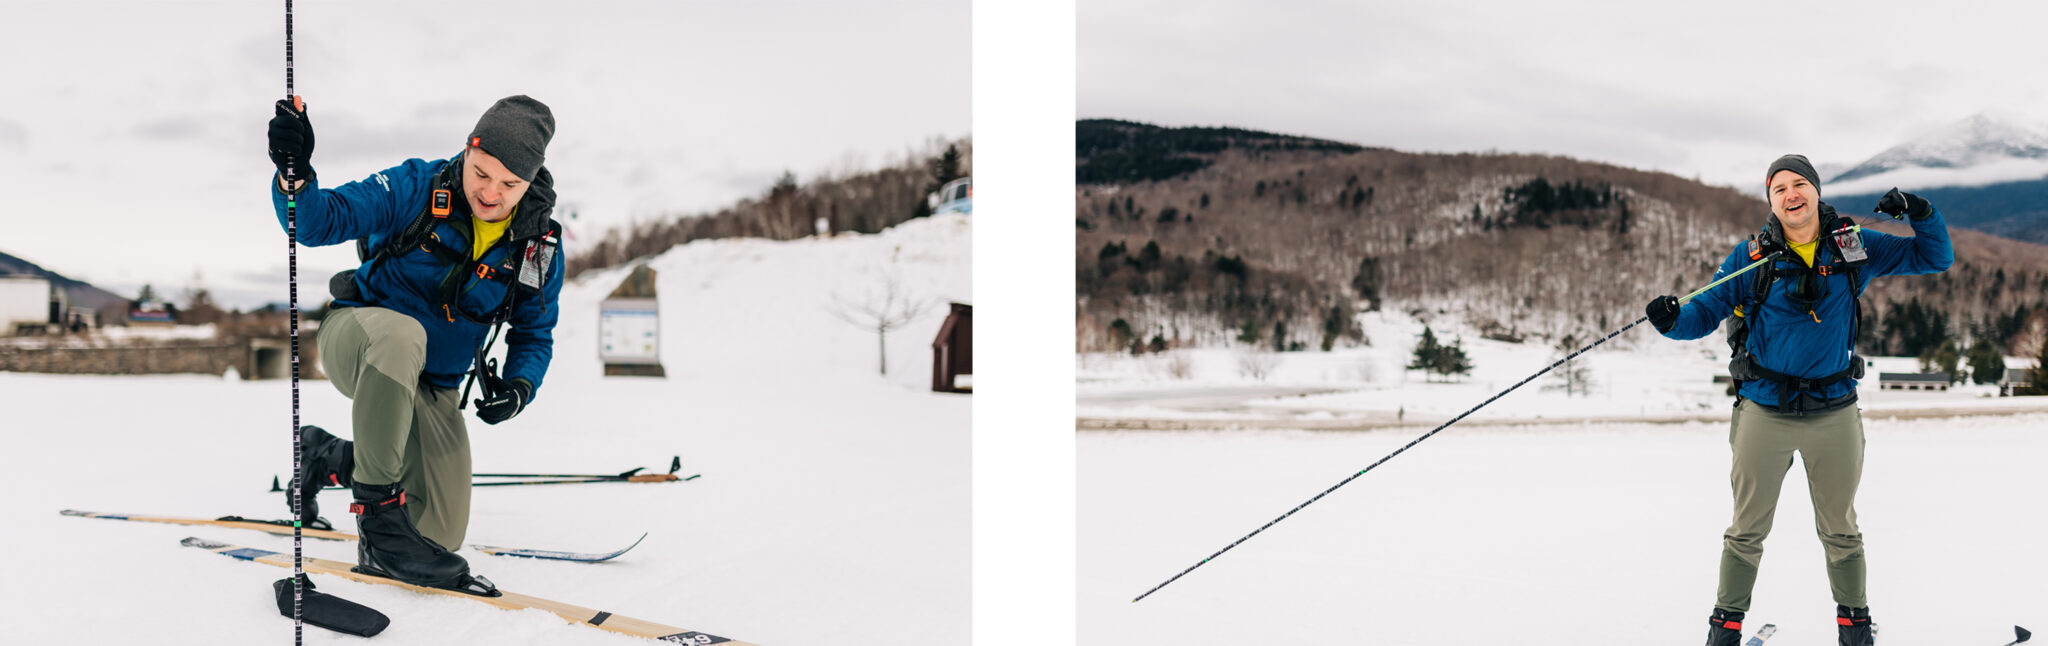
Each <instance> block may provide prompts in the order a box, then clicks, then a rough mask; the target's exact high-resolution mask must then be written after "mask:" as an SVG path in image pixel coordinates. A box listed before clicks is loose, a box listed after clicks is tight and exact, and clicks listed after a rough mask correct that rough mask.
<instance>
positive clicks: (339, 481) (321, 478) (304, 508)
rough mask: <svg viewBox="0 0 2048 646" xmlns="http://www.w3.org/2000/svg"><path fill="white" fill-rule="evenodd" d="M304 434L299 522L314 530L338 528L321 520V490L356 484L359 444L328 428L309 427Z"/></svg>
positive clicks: (288, 502)
mask: <svg viewBox="0 0 2048 646" xmlns="http://www.w3.org/2000/svg"><path fill="white" fill-rule="evenodd" d="M299 430H300V432H301V433H302V434H303V435H304V436H303V437H301V438H300V439H299V450H300V452H301V453H302V454H303V455H301V456H300V461H301V464H300V468H301V469H302V470H303V471H305V478H306V479H305V481H304V482H300V483H299V520H300V521H303V522H304V524H305V526H306V527H308V528H311V529H330V530H331V529H334V523H330V522H327V519H325V518H321V517H320V489H321V488H322V487H328V486H338V487H347V486H350V485H354V484H355V479H354V477H353V475H352V474H354V473H355V470H356V443H355V442H350V441H348V440H344V439H341V438H338V437H335V436H334V435H333V434H331V433H328V432H327V430H326V429H323V428H320V427H318V426H313V425H310V424H308V425H306V426H301V427H299ZM284 504H285V507H286V508H287V509H289V508H290V507H291V504H292V501H291V492H290V491H289V490H287V491H286V492H285V501H284Z"/></svg>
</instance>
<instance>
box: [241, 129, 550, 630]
mask: <svg viewBox="0 0 2048 646" xmlns="http://www.w3.org/2000/svg"><path fill="white" fill-rule="evenodd" d="M554 130H555V120H554V115H553V113H552V112H551V111H549V110H548V107H547V106H546V105H543V104H541V102H539V101H535V100H533V99H531V98H528V97H526V96H512V97H506V98H505V99H502V100H500V101H498V102H497V103H496V104H495V105H492V106H491V108H490V109H489V110H487V111H485V112H484V114H483V117H482V118H481V119H479V120H478V121H477V124H476V127H475V128H473V129H472V130H471V131H470V133H469V136H468V137H466V138H464V139H463V144H464V145H463V148H462V151H461V152H460V153H458V154H457V155H455V156H454V157H453V158H450V159H445V160H436V161H427V160H422V159H409V160H406V161H405V162H404V163H402V164H399V165H397V166H394V167H391V168H389V169H386V170H383V171H380V172H377V173H375V174H372V175H371V176H370V177H368V178H366V179H363V180H359V181H355V182H349V183H347V184H343V185H341V186H338V187H335V188H332V189H327V188H321V186H320V182H319V178H318V175H317V174H316V173H315V172H314V170H313V167H312V165H311V164H310V163H309V159H310V157H311V156H312V154H313V126H312V122H311V121H310V120H309V119H308V118H307V114H306V111H305V109H304V105H303V104H301V103H297V102H295V101H279V102H278V103H277V110H276V116H275V117H274V118H272V119H271V121H270V157H271V160H272V162H273V163H275V164H276V165H277V168H278V173H277V175H276V176H275V177H274V178H273V179H272V180H271V182H270V192H271V200H272V202H273V204H274V206H275V207H276V210H277V217H278V223H279V224H281V225H282V224H284V222H285V215H286V209H287V208H288V207H290V208H295V209H296V216H297V226H298V239H299V242H300V243H301V244H305V245H306V246H311V247H319V246H326V245H333V244H340V243H343V242H349V241H358V247H357V254H358V256H359V257H360V258H361V259H362V260H363V263H362V265H360V266H359V267H357V268H355V269H351V270H348V271H345V272H342V273H341V274H339V275H337V276H335V277H334V279H333V280H332V281H330V283H329V289H330V290H331V291H333V293H334V304H333V308H332V309H331V310H330V312H329V313H328V315H327V317H326V319H325V320H323V321H321V326H320V334H319V348H320V367H321V369H322V370H324V371H326V373H327V376H328V378H329V379H330V380H331V381H332V383H333V384H334V386H335V388H337V389H339V390H340V391H341V393H342V394H343V395H346V396H348V397H349V398H350V399H352V400H354V405H353V411H352V413H351V415H350V421H351V422H352V424H353V428H354V436H355V441H353V442H350V441H346V440H341V439H337V438H335V437H334V436H333V435H330V434H328V433H327V432H326V431H323V430H321V429H319V428H317V427H313V426H306V427H304V430H303V433H304V437H303V453H304V469H305V479H304V481H302V482H300V483H298V486H299V487H300V495H301V496H302V504H301V511H300V519H301V520H302V521H305V522H307V523H308V524H309V525H316V524H323V523H322V521H320V520H319V517H318V514H319V507H318V505H316V504H315V496H316V495H317V494H318V493H319V491H320V488H321V487H322V486H323V485H329V484H333V485H341V486H348V487H351V488H353V490H354V493H355V504H353V505H350V507H349V510H350V511H351V512H352V513H354V514H356V523H357V527H358V529H359V531H360V533H361V535H362V540H361V541H360V543H359V544H358V548H357V559H358V561H359V564H360V566H361V567H360V568H359V569H361V570H364V571H367V572H368V573H372V574H377V575H381V576H387V577H390V578H393V579H398V580H400V581H404V582H407V583H412V584H415V585H421V586H430V587H438V588H450V589H456V590H462V591H466V592H471V593H474V594H482V595H487V596H489V595H495V594H496V593H497V591H496V588H495V587H494V586H493V585H492V584H491V582H490V581H489V580H487V579H484V578H483V577H478V576H473V575H471V574H470V573H469V564H468V562H466V561H464V560H463V558H462V557H460V556H457V555H455V554H454V552H455V551H456V550H459V549H461V547H462V543H463V537H464V534H465V533H466V532H467V531H468V527H469V494H470V452H469V431H468V429H467V427H466V426H465V424H464V422H463V418H462V413H461V412H460V411H459V409H460V408H461V407H463V404H461V399H462V398H463V397H464V396H465V395H464V394H458V393H457V391H456V388H458V387H459V386H461V385H462V381H463V378H464V376H465V375H472V376H473V378H474V379H475V381H476V384H477V385H480V386H481V392H482V398H481V399H478V400H476V402H475V403H476V407H477V408H476V416H477V418H478V419H481V420H483V421H484V422H485V423H489V424H498V423H500V422H504V421H505V420H508V419H511V418H512V417H513V416H515V415H518V414H519V412H520V411H521V410H524V409H525V408H526V407H527V406H529V405H531V404H532V403H533V400H534V395H535V394H536V393H538V391H539V388H540V385H541V379H542V377H543V376H544V375H545V374H546V373H547V369H548V363H549V360H550V359H551V358H552V357H553V355H554V349H553V348H554V333H553V331H554V327H555V320H556V317H557V314H558V308H557V304H556V299H557V298H558V297H559V296H560V294H561V291H562V267H563V257H562V253H561V249H560V245H561V242H560V240H561V227H560V225H559V224H558V223H556V222H555V221H554V220H552V219H550V218H549V213H550V212H551V211H552V209H553V206H554V199H555V195H554V180H553V177H552V176H551V175H550V174H549V173H548V170H547V169H546V168H544V167H543V166H542V165H541V162H542V160H543V157H544V155H545V153H546V151H547V145H548V141H549V140H550V139H552V138H553V136H554ZM288 169H289V170H290V171H291V172H290V173H287V172H286V171H287V170H288ZM288 178H289V180H288ZM507 323H509V324H510V325H511V328H512V329H511V332H510V333H508V334H506V335H505V339H506V343H505V345H506V352H505V356H506V358H505V369H504V372H503V374H502V375H500V374H499V373H498V371H497V361H496V360H491V361H490V362H488V363H486V362H485V360H484V355H485V353H486V352H487V351H488V349H489V344H488V343H487V342H486V340H485V338H486V332H491V331H492V328H493V327H494V326H499V325H502V324H507ZM490 337H491V338H492V339H495V338H496V333H495V332H492V333H491V335H490ZM466 390H467V389H465V391H466Z"/></svg>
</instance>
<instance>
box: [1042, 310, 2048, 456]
mask: <svg viewBox="0 0 2048 646" xmlns="http://www.w3.org/2000/svg"><path fill="white" fill-rule="evenodd" d="M1631 314H1632V315H1634V316H1640V314H1639V313H1631ZM1449 318H1451V317H1446V316H1438V317H1436V319H1437V320H1436V324H1435V325H1433V326H1431V331H1432V332H1433V333H1434V334H1435V335H1436V336H1437V338H1438V339H1440V340H1441V342H1442V343H1444V344H1450V343H1451V342H1453V341H1454V340H1459V341H1462V343H1463V347H1464V349H1465V352H1466V354H1467V355H1468V356H1470V357H1471V362H1472V364H1473V366H1474V367H1473V370H1472V373H1471V374H1470V375H1467V376H1462V377H1456V378H1451V379H1446V378H1443V377H1439V376H1436V375H1432V374H1428V373H1425V372H1423V371H1420V370H1406V369H1404V368H1405V366H1406V365H1407V364H1408V363H1409V361H1411V360H1412V359H1413V354H1412V353H1413V350H1414V348H1415V345H1416V343H1417V341H1418V339H1419V338H1420V336H1421V334H1422V331H1423V327H1424V323H1422V322H1421V321H1417V320H1416V319H1415V318H1414V317H1412V316H1409V315H1407V314H1403V313H1397V312H1386V311H1382V312H1373V313H1369V314H1365V315H1363V316H1361V317H1360V318H1359V322H1360V324H1361V325H1362V326H1363V327H1364V329H1365V330H1366V334H1367V336H1368V338H1370V339H1371V340H1372V342H1373V345H1371V346H1366V347H1352V348H1338V349H1337V350H1335V351H1333V352H1317V351H1313V350H1311V351H1307V352H1288V353H1278V354H1275V353H1270V352H1267V353H1263V354H1262V355H1261V356H1262V357H1263V359H1264V360H1265V361H1267V362H1270V363H1272V364H1273V365H1272V367H1271V368H1270V370H1269V371H1268V372H1269V374H1268V375H1267V376H1266V378H1264V379H1256V378H1254V377H1252V376H1249V375H1247V374H1246V371H1245V370H1244V368H1243V364H1244V362H1246V361H1247V360H1248V359H1247V357H1246V355H1247V353H1248V351H1246V350H1244V349H1195V350H1173V351H1169V353H1168V354H1167V355H1163V356H1162V355H1146V356H1141V357H1132V356H1129V355H1114V356H1112V355H1103V354H1084V355H1081V356H1079V357H1078V358H1077V359H1076V366H1077V367H1076V374H1077V377H1078V382H1077V384H1076V398H1077V401H1076V414H1077V415H1078V416H1079V417H1080V418H1081V423H1082V427H1083V428H1309V429H1358V428H1388V427H1397V426H1404V427H1410V428H1415V429H1417V430H1418V431H1426V430H1428V429H1430V428H1433V427H1435V426H1436V425H1438V424H1441V423H1443V422H1445V421H1447V420H1449V419H1451V418H1452V417H1454V416H1456V415H1458V414H1459V413H1462V412H1465V411H1466V410H1468V409H1470V408H1472V407H1473V406H1477V405H1479V403H1480V402H1484V401H1486V400H1487V398H1489V397H1492V396H1493V395H1495V394H1496V393H1499V392H1501V391H1502V390H1505V389H1507V388H1508V387H1509V386H1513V385H1514V384H1515V383H1516V382H1518V381H1521V380H1523V379H1525V378H1527V377H1528V376H1529V375H1532V374H1535V373H1536V372H1537V371H1539V370H1542V369H1543V368H1544V367H1546V366H1549V365H1550V364H1551V363H1553V362H1555V361H1557V360H1558V359H1560V358H1563V356H1564V355H1565V354H1566V352H1564V351H1560V350H1558V349H1557V348H1556V347H1555V346H1556V345H1557V344H1556V342H1555V341H1547V340H1544V339H1541V338H1537V337H1534V336H1531V337H1529V338H1527V339H1526V340H1525V341H1524V342H1523V343H1507V342H1502V341H1494V340H1489V339H1484V338H1481V337H1480V336H1479V334H1478V332H1476V331H1473V330H1471V329H1469V328H1467V327H1465V326H1463V325H1459V324H1455V323H1447V322H1446V319H1449ZM1631 320H1632V319H1631ZM1627 323H1628V321H1627V320H1622V321H1614V322H1611V327H1612V328H1619V327H1621V326H1622V325H1626V324H1627ZM1611 331H1612V329H1607V330H1602V331H1601V332H1600V333H1599V335H1597V336H1590V337H1589V336H1588V335H1586V334H1581V335H1579V336H1580V340H1579V342H1578V344H1577V345H1575V346H1574V347H1573V349H1577V348H1578V347H1583V346H1584V345H1585V344H1590V343H1592V342H1593V341H1594V340H1597V339H1598V338H1599V337H1601V336H1605V335H1606V334H1607V333H1608V332H1611ZM1309 341H1310V342H1314V341H1315V339H1309ZM1175 355H1178V356H1175ZM1872 360H1873V361H1874V362H1875V363H1876V364H1877V365H1875V366H1871V367H1868V368H1866V371H1867V373H1866V375H1865V377H1864V379H1862V380H1861V381H1860V382H1858V387H1859V396H1860V400H1859V402H1860V404H1861V406H1862V407H1863V409H1864V411H1865V412H1866V414H1867V415H1873V416H1885V417H1891V416H1909V417H1910V416H1921V415H1926V414H1932V413H1945V414H1965V413H1971V412H2003V413H2022V412H2048V398H2044V397H2020V398H2013V397H1997V396H1996V395H1997V393H1998V388H1997V387H1996V386H1990V385H1984V386H1979V385H1975V384H1973V383H1969V382H1965V383H1964V384H1961V385H1958V386H1956V387H1953V388H1951V389H1949V390H1948V391H1947V392H1918V391H1912V392H1909V391H1898V390H1880V389H1879V385H1878V375H1879V373H1883V372H1907V373H1917V372H1919V371H1920V368H1919V364H1918V361H1916V360H1915V359H1912V358H1909V357H1874V358H1872ZM1176 362H1183V363H1184V365H1185V366H1186V370H1185V376H1184V377H1180V378H1176V377H1175V376H1173V373H1172V370H1171V368H1172V366H1173V365H1174V364H1175V363H1176ZM1573 363H1575V364H1580V365H1583V367H1584V368H1583V371H1584V374H1585V375H1586V376H1587V378H1588V387H1587V388H1585V389H1584V390H1579V391H1574V392H1572V393H1567V392H1566V391H1565V390H1564V388H1563V387H1562V386H1563V382H1562V381H1561V380H1560V378H1559V375H1560V373H1562V372H1563V369H1562V368H1560V369H1558V370H1554V371H1552V372H1550V373H1549V374H1545V375H1543V376H1542V377H1538V378H1537V379H1536V380H1534V381H1530V382H1529V383H1528V384H1526V385H1523V386H1522V387H1521V388H1519V389H1517V390H1515V391H1514V392H1512V393H1510V394H1508V395H1507V396H1505V397H1502V398H1500V399H1499V400H1497V401H1495V402H1493V403H1492V404H1489V405H1487V406H1486V407H1484V408H1481V409H1480V410H1478V411H1477V412H1475V413H1473V414H1472V416H1470V417H1468V418H1466V419H1465V421H1463V422H1460V424H1482V423H1483V424H1526V423H1530V422H1557V421H1587V420H1597V421H1688V420H1690V421H1713V420H1725V419H1727V413H1728V407H1729V405H1730V404H1731V403H1732V402H1733V401H1734V400H1733V398H1731V397H1729V396H1728V395H1727V394H1726V389H1727V386H1726V384H1719V383H1714V381H1713V379H1714V376H1716V375H1726V374H1728V345H1727V342H1726V341H1725V338H1724V336H1723V335H1722V334H1721V333H1720V332H1715V333H1713V334H1710V335H1708V336H1706V337H1705V338H1701V339H1696V340H1692V341H1673V340H1670V339H1666V338H1664V337H1662V336H1659V335H1658V334H1657V332H1656V330H1655V329H1653V328H1651V327H1650V324H1649V323H1643V324H1641V325H1637V326H1636V327H1635V328H1634V329H1631V330H1629V331H1628V332H1625V333H1623V334H1622V335H1620V336H1617V337H1615V338H1614V339H1613V340H1611V341H1607V342H1605V343H1602V344H1601V345H1600V346H1598V347H1595V348H1593V349H1592V350H1591V351H1588V352H1586V353H1585V354H1581V355H1579V357H1578V358H1577V359H1575V360H1574V361H1573ZM2033 363H2034V360H2033V359H2031V358H2020V357H2006V359H2005V364H2006V366H2007V367H2008V368H2011V369H2024V368H2030V367H2032V366H2033ZM1964 365H1965V367H1967V364H1964Z"/></svg>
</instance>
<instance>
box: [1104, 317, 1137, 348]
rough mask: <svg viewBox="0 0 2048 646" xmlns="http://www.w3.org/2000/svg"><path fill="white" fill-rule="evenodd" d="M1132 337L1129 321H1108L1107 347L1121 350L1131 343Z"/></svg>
mask: <svg viewBox="0 0 2048 646" xmlns="http://www.w3.org/2000/svg"><path fill="white" fill-rule="evenodd" d="M1133 337H1134V335H1133V334H1132V332H1131V324H1130V322H1129V321H1125V320H1123V319H1117V320H1114V321H1110V322H1109V347H1112V348H1116V349H1118V350H1122V349H1124V348H1125V347H1128V346H1129V345H1130V344H1131V339H1132V338H1133Z"/></svg>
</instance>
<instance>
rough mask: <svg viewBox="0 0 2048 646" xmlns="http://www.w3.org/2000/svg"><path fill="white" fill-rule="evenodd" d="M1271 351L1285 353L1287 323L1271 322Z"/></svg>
mask: <svg viewBox="0 0 2048 646" xmlns="http://www.w3.org/2000/svg"><path fill="white" fill-rule="evenodd" d="M1273 351H1274V352H1286V351H1287V321H1284V320H1282V321H1274V322H1273Z"/></svg>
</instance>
